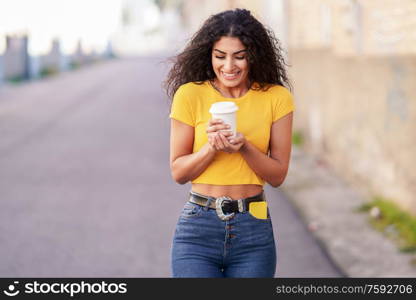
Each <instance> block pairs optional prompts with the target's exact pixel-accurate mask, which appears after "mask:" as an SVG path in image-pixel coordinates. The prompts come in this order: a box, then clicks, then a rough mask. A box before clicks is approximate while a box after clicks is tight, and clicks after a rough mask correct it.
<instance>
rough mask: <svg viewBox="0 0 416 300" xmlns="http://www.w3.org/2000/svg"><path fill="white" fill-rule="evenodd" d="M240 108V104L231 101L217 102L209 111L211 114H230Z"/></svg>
mask: <svg viewBox="0 0 416 300" xmlns="http://www.w3.org/2000/svg"><path fill="white" fill-rule="evenodd" d="M237 110H238V106H237V105H236V104H235V103H234V102H231V101H221V102H216V103H213V104H212V105H211V108H210V109H209V112H210V113H211V114H228V113H233V112H236V111H237Z"/></svg>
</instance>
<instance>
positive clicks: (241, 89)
mask: <svg viewBox="0 0 416 300" xmlns="http://www.w3.org/2000/svg"><path fill="white" fill-rule="evenodd" d="M212 83H213V86H214V88H215V89H216V90H217V91H219V92H220V93H221V94H222V95H223V96H224V97H227V98H239V97H241V96H243V95H244V94H245V93H247V91H248V89H249V86H248V82H244V83H243V84H241V85H238V86H235V87H227V86H224V85H223V84H221V83H220V82H219V81H218V80H217V79H214V80H213V81H212Z"/></svg>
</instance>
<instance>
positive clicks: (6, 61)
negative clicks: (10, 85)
mask: <svg viewBox="0 0 416 300" xmlns="http://www.w3.org/2000/svg"><path fill="white" fill-rule="evenodd" d="M2 60H3V62H2V65H3V71H2V74H3V75H2V76H3V77H4V79H10V80H22V79H28V78H29V75H30V74H29V55H28V37H27V35H13V36H12V35H9V36H6V49H5V52H4V55H3V59H2Z"/></svg>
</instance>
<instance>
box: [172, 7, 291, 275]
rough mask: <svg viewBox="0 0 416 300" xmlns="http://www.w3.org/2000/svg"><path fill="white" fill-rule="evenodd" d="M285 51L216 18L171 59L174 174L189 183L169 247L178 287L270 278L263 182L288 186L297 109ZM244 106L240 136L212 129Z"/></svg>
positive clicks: (237, 15) (245, 23)
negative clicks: (221, 112) (195, 281)
mask: <svg viewBox="0 0 416 300" xmlns="http://www.w3.org/2000/svg"><path fill="white" fill-rule="evenodd" d="M285 66H286V64H285V61H284V58H283V56H282V49H281V46H280V43H279V41H278V40H277V39H276V38H275V37H274V35H273V33H272V32H271V31H270V30H268V29H266V28H265V27H264V26H263V25H262V24H261V23H260V22H259V21H258V20H256V19H255V18H254V17H253V16H252V15H251V13H250V12H249V11H247V10H244V9H235V10H228V11H224V12H221V13H219V14H216V15H213V16H211V17H210V18H208V20H206V21H205V23H204V24H203V26H202V27H201V29H200V30H199V31H198V32H196V34H195V35H194V36H193V37H192V38H191V40H190V42H189V43H188V45H187V46H186V48H185V49H184V50H183V51H182V53H180V54H179V55H177V56H176V57H175V58H174V64H173V67H172V68H171V70H170V72H169V74H168V77H167V80H166V82H165V84H166V89H167V93H168V95H169V96H170V97H173V101H172V106H171V114H170V118H171V137H170V167H171V173H172V177H173V179H174V180H175V181H176V182H178V183H179V184H185V183H187V182H189V181H190V182H191V183H192V189H191V191H190V195H189V197H188V199H189V200H188V201H187V202H186V203H185V205H184V207H183V209H182V212H181V215H180V217H179V220H178V223H177V225H176V230H175V234H174V238H173V243H172V249H171V255H172V256H171V262H172V265H171V267H172V276H173V277H273V276H274V274H275V269H276V244H275V238H274V235H273V227H272V222H271V218H270V213H269V209H268V208H267V201H266V197H265V194H264V191H263V186H264V184H265V182H267V183H269V184H270V185H271V186H273V187H278V186H279V185H281V184H282V182H283V181H284V179H285V177H286V174H287V171H288V166H289V157H290V152H291V134H292V118H293V110H294V104H293V99H292V95H291V92H290V91H289V90H290V83H289V80H288V77H287V74H286V71H285ZM222 101H229V102H233V103H235V104H236V105H237V106H238V111H237V112H236V120H237V121H236V122H237V125H236V126H237V133H236V134H235V135H233V133H232V132H230V131H227V129H229V127H228V125H227V124H226V123H224V122H223V121H222V120H221V119H212V118H211V115H210V113H209V109H210V107H211V105H212V104H213V103H217V102H222Z"/></svg>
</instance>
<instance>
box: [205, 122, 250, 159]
mask: <svg viewBox="0 0 416 300" xmlns="http://www.w3.org/2000/svg"><path fill="white" fill-rule="evenodd" d="M229 128H230V127H229V125H227V124H224V122H223V121H222V120H221V119H214V120H210V121H209V123H208V127H207V135H208V143H209V145H210V146H211V148H212V149H213V150H215V151H224V152H227V153H234V152H238V151H239V150H240V148H241V147H242V146H243V145H244V143H245V141H246V139H245V137H244V135H243V134H241V133H239V132H237V133H236V135H235V136H232V135H233V133H232V132H231V131H220V130H227V129H229Z"/></svg>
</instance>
